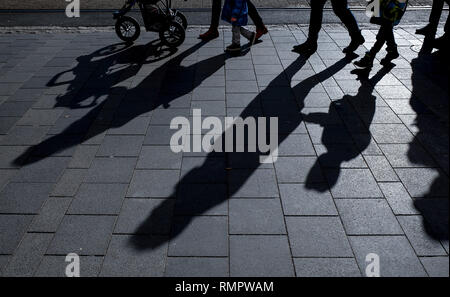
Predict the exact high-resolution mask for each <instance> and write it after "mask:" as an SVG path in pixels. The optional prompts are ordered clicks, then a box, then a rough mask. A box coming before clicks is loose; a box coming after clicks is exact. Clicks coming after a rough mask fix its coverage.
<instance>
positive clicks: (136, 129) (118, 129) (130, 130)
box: [107, 117, 150, 135]
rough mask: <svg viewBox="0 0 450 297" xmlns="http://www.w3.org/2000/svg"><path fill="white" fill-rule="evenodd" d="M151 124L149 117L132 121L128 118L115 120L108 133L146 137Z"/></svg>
mask: <svg viewBox="0 0 450 297" xmlns="http://www.w3.org/2000/svg"><path fill="white" fill-rule="evenodd" d="M149 124H150V118H149V117H136V118H134V119H131V120H129V119H128V118H126V119H121V118H119V119H114V120H113V121H112V123H111V126H112V127H111V128H109V130H108V132H107V133H108V134H113V135H145V134H146V133H147V128H148V125H149Z"/></svg>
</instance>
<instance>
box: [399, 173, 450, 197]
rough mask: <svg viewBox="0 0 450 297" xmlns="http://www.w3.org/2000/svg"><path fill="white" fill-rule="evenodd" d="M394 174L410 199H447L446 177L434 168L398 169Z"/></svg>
mask: <svg viewBox="0 0 450 297" xmlns="http://www.w3.org/2000/svg"><path fill="white" fill-rule="evenodd" d="M395 172H396V173H397V174H398V176H399V177H400V180H401V181H402V183H403V185H404V186H405V187H406V189H407V190H408V192H409V194H410V195H411V197H414V198H416V197H425V196H427V197H428V196H429V197H448V187H449V185H448V177H446V176H445V174H444V173H443V172H442V171H441V170H439V169H436V168H407V169H404V168H401V169H400V168H399V169H395Z"/></svg>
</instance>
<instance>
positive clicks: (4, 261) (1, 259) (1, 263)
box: [0, 255, 12, 275]
mask: <svg viewBox="0 0 450 297" xmlns="http://www.w3.org/2000/svg"><path fill="white" fill-rule="evenodd" d="M11 257H12V256H6V255H0V275H2V271H3V268H5V267H6V265H8V262H9V260H10V259H11Z"/></svg>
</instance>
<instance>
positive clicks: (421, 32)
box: [416, 24, 432, 36]
mask: <svg viewBox="0 0 450 297" xmlns="http://www.w3.org/2000/svg"><path fill="white" fill-rule="evenodd" d="M431 30H432V29H431V25H430V24H428V25H426V26H425V27H423V28H420V29H417V30H416V34H417V35H423V36H428V35H430V34H432V32H431Z"/></svg>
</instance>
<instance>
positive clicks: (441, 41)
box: [433, 33, 450, 50]
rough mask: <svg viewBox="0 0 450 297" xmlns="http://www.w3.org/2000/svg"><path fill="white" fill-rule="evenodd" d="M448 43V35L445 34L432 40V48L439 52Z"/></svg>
mask: <svg viewBox="0 0 450 297" xmlns="http://www.w3.org/2000/svg"><path fill="white" fill-rule="evenodd" d="M449 43H450V38H449V36H448V33H445V34H444V35H442V36H441V37H439V38H436V39H435V40H434V42H433V47H434V48H436V49H439V50H441V49H444V48H446V47H448V45H449Z"/></svg>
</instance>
